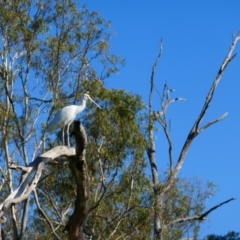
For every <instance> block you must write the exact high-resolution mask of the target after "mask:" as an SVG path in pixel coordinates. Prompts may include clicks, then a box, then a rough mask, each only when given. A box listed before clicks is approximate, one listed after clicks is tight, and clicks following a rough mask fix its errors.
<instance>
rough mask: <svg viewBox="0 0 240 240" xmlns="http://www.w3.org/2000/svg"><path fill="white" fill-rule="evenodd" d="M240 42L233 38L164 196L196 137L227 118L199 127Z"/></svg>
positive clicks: (237, 38) (169, 179) (168, 181)
mask: <svg viewBox="0 0 240 240" xmlns="http://www.w3.org/2000/svg"><path fill="white" fill-rule="evenodd" d="M239 40H240V34H239V35H238V36H237V37H234V38H233V41H232V44H231V46H230V49H229V52H228V54H227V56H226V58H225V60H224V61H223V63H222V65H221V67H220V69H219V71H218V73H217V76H216V78H215V80H214V82H213V84H212V86H211V88H210V90H209V93H208V95H207V97H206V100H205V103H204V105H203V108H202V110H201V112H200V114H199V116H198V118H197V120H196V121H195V123H194V124H193V127H192V129H191V130H190V132H189V134H188V136H187V138H186V141H185V143H184V145H183V148H182V150H181V153H180V156H179V158H178V161H177V164H176V166H175V167H174V170H173V174H172V175H171V176H169V178H168V180H167V182H166V185H165V189H164V191H163V192H162V193H161V194H164V193H165V192H166V191H167V190H168V189H169V188H170V187H171V185H172V183H173V182H174V179H175V178H176V177H177V175H178V173H179V171H180V170H181V168H182V165H183V162H184V159H185V157H186V154H187V152H188V149H189V147H190V145H191V143H192V142H193V140H194V139H195V137H196V136H198V134H199V133H201V132H203V130H205V129H206V128H208V127H209V126H211V125H212V124H214V123H217V122H219V121H221V120H222V119H224V118H225V117H226V116H227V114H226V113H225V114H224V115H223V116H221V117H219V118H217V119H215V120H213V121H211V122H209V123H207V124H205V125H204V126H203V127H199V125H200V123H201V121H202V120H203V118H204V116H205V114H206V112H207V109H208V107H209V105H210V103H211V101H212V99H213V96H214V92H215V90H216V88H217V85H218V83H219V82H220V80H221V77H222V75H223V73H224V71H225V70H226V67H227V66H228V64H229V63H230V62H231V61H232V59H233V58H234V57H235V56H236V54H235V55H233V51H234V49H235V47H236V44H237V42H238V41H239Z"/></svg>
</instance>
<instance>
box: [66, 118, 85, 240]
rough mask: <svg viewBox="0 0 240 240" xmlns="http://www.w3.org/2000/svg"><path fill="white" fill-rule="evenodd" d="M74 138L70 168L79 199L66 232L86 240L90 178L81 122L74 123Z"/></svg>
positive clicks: (73, 237)
mask: <svg viewBox="0 0 240 240" xmlns="http://www.w3.org/2000/svg"><path fill="white" fill-rule="evenodd" d="M74 136H75V140H76V155H75V156H73V157H71V158H70V161H69V167H70V169H71V172H72V175H73V176H74V178H75V181H76V185H77V189H76V193H77V197H76V200H75V208H74V211H73V214H72V215H71V216H70V218H69V221H68V224H67V226H66V230H67V231H68V233H69V239H71V240H84V239H85V237H84V234H83V225H84V222H85V220H86V217H87V213H88V197H89V176H88V168H87V163H86V159H85V148H86V145H87V137H86V134H85V131H84V128H83V126H82V125H81V123H80V121H75V122H74Z"/></svg>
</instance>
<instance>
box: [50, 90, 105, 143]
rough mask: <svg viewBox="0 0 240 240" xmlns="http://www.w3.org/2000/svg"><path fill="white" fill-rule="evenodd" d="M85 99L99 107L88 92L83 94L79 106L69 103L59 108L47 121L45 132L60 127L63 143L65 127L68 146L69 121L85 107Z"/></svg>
mask: <svg viewBox="0 0 240 240" xmlns="http://www.w3.org/2000/svg"><path fill="white" fill-rule="evenodd" d="M87 100H90V101H91V102H93V103H94V104H96V105H97V107H99V108H101V107H100V106H99V105H98V104H97V103H96V102H94V101H93V100H92V99H91V97H90V96H89V95H88V94H84V95H83V100H82V104H81V105H79V106H78V105H70V106H67V107H64V108H62V109H61V110H59V111H58V112H57V113H56V114H55V116H54V117H53V119H52V120H51V122H50V123H49V125H48V127H47V129H46V132H50V133H51V132H53V131H54V130H56V129H58V128H62V141H63V145H64V142H65V138H64V130H65V128H66V132H67V136H68V137H67V145H68V147H69V146H70V144H69V127H70V125H71V123H72V122H73V121H74V119H75V118H76V116H77V115H78V114H79V113H81V112H82V111H83V110H84V109H85V107H86V102H87Z"/></svg>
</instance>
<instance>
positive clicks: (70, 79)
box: [0, 0, 123, 239]
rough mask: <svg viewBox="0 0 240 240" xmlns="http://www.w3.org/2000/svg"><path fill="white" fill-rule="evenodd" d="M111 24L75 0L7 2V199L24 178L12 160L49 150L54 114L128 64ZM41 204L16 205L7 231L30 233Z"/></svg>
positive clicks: (0, 58) (1, 63) (1, 20)
mask: <svg viewBox="0 0 240 240" xmlns="http://www.w3.org/2000/svg"><path fill="white" fill-rule="evenodd" d="M109 27H110V23H109V22H107V21H105V20H104V19H103V18H101V16H100V15H99V13H97V12H90V11H88V9H87V8H86V7H85V6H82V7H80V6H79V5H78V3H77V2H75V1H54V0H53V1H28V0H26V1H24V0H23V1H8V2H6V1H3V2H1V3H0V34H1V43H0V48H1V49H0V53H1V55H0V77H1V82H0V91H1V96H0V103H1V104H0V111H1V126H0V132H1V135H0V137H1V160H2V161H1V179H2V181H1V183H2V184H1V192H2V194H1V201H3V200H4V198H5V196H6V195H8V194H11V193H13V192H14V188H16V186H17V184H18V182H19V180H20V179H19V174H17V173H16V172H15V171H14V172H13V171H12V169H11V167H10V166H11V164H12V163H14V164H19V165H23V166H28V165H29V163H31V162H32V160H33V159H34V158H35V157H36V156H37V155H38V154H40V153H42V151H43V150H44V149H45V144H44V142H46V141H45V139H44V138H45V131H44V128H45V123H46V122H47V120H48V119H49V118H50V117H51V113H52V112H53V111H55V109H58V108H60V107H61V106H63V105H65V104H68V103H70V102H71V103H77V102H78V101H79V99H80V97H79V96H80V95H81V94H83V91H84V88H83V87H82V83H83V82H84V81H92V80H96V79H97V80H98V81H103V80H104V79H105V78H107V77H109V76H111V74H112V73H114V72H116V71H118V69H117V67H118V66H120V65H121V64H122V63H123V60H122V59H121V58H119V57H117V56H115V55H112V54H111V52H110V46H109V43H108V40H109V37H110V36H111V31H110V29H109ZM48 113H49V114H48ZM33 210H34V209H33V207H31V208H30V209H29V198H28V199H27V200H25V203H24V206H23V205H21V204H20V205H15V206H14V205H12V206H11V213H9V218H10V219H12V224H11V225H8V224H5V231H6V232H9V231H11V232H12V234H13V238H15V239H17V237H19V238H21V237H23V234H24V233H25V232H26V226H27V216H28V212H29V211H30V212H33ZM28 220H29V219H28ZM29 221H33V219H30V220H29Z"/></svg>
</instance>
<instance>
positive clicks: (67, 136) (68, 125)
mask: <svg viewBox="0 0 240 240" xmlns="http://www.w3.org/2000/svg"><path fill="white" fill-rule="evenodd" d="M69 127H70V124H68V125H67V144H68V147H70V143H69V142H70V141H69Z"/></svg>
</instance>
